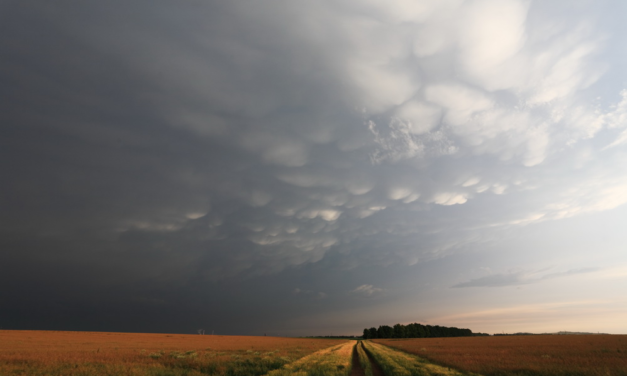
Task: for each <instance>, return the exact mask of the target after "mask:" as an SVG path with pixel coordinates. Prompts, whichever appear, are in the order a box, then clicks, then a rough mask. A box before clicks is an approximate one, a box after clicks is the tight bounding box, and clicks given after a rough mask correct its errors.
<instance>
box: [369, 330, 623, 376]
mask: <svg viewBox="0 0 627 376" xmlns="http://www.w3.org/2000/svg"><path fill="white" fill-rule="evenodd" d="M374 341H375V342H376V343H380V344H384V345H387V346H390V347H392V348H395V349H399V350H403V351H406V352H408V353H411V354H416V355H418V356H420V357H422V358H425V359H428V360H430V361H432V362H435V363H437V364H441V365H444V366H449V367H451V368H456V369H458V370H461V371H465V372H474V373H479V374H482V375H485V376H497V375H499V376H505V375H538V376H540V375H547V376H548V375H593V376H596V375H598V376H601V375H603V376H613V375H619V376H624V375H627V335H534V336H497V337H458V338H415V339H377V340H374Z"/></svg>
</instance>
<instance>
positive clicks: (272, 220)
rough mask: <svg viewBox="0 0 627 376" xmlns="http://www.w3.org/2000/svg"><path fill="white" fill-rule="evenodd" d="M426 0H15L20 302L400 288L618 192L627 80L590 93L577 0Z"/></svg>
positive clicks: (237, 305) (242, 307)
mask: <svg viewBox="0 0 627 376" xmlns="http://www.w3.org/2000/svg"><path fill="white" fill-rule="evenodd" d="M419 5H420V6H417V5H416V4H413V3H411V2H405V1H400V0H399V1H393V2H390V3H386V4H383V3H380V4H379V3H377V2H365V3H364V2H352V1H340V2H325V1H323V2H306V3H300V4H295V3H292V2H287V1H271V2H264V3H260V2H254V1H244V2H231V3H224V2H189V3H185V4H181V3H172V2H165V1H164V2H150V3H148V2H133V3H128V2H115V1H114V2H81V3H80V4H75V3H74V4H72V3H55V4H49V3H46V2H8V3H5V4H4V5H2V8H3V9H2V12H0V13H1V15H0V24H1V25H2V26H0V31H1V32H0V35H2V37H1V39H0V48H1V49H2V56H3V57H2V61H1V63H0V64H1V65H0V67H1V71H0V72H1V73H0V74H1V75H0V82H1V85H0V96H1V98H2V101H0V112H1V115H0V116H1V117H2V118H1V122H2V130H1V132H2V138H1V141H0V143H1V144H0V146H1V147H0V157H1V162H0V164H1V165H0V168H1V171H2V177H3V184H2V186H1V188H0V189H1V195H0V200H2V201H1V202H0V203H1V206H2V208H3V210H2V214H0V225H1V227H2V230H0V231H2V239H0V242H2V244H1V245H2V249H3V250H4V251H3V252H2V253H0V261H1V264H2V270H3V271H5V272H3V273H2V276H1V277H0V280H1V281H2V283H4V284H5V285H11V286H12V288H11V289H7V290H4V291H3V292H2V293H3V295H2V296H3V297H4V299H5V301H6V302H9V303H8V304H10V302H13V303H15V304H13V308H12V310H13V311H12V312H13V313H12V314H11V316H10V317H11V320H18V319H17V318H19V317H22V319H19V320H22V321H19V320H18V321H15V322H16V323H18V322H19V325H18V324H15V325H16V327H17V326H21V327H25V326H28V325H31V324H32V323H33V322H36V321H37V317H39V316H38V314H37V313H33V312H36V311H38V310H45V311H49V312H51V315H50V316H49V317H56V319H54V320H57V321H56V323H55V324H54V325H56V326H55V327H57V328H61V327H63V325H67V323H68V322H69V321H68V320H69V319H68V320H66V319H64V317H68V318H69V317H83V318H84V320H85V321H84V323H82V324H76V325H77V326H76V327H80V328H90V325H96V324H94V323H99V324H98V325H101V327H102V328H107V329H111V330H113V329H115V328H124V329H125V330H133V328H135V327H136V326H135V325H139V324H138V322H142V319H141V318H142V317H144V316H145V315H147V314H148V312H152V311H153V310H157V311H159V313H157V314H155V316H152V317H153V318H152V319H151V320H152V321H150V320H148V321H145V322H144V324H141V325H144V328H145V329H143V330H159V329H156V328H168V329H167V330H184V329H182V328H186V327H187V326H186V325H187V324H182V323H181V322H182V321H185V320H191V321H194V322H202V321H203V319H202V318H201V317H202V316H203V315H204V317H212V318H213V319H215V320H217V321H220V320H223V327H228V328H229V329H228V330H231V331H232V332H238V333H245V332H246V330H248V331H256V332H260V331H262V329H261V326H259V325H258V326H255V325H254V324H250V326H249V327H247V328H245V329H244V328H238V326H237V325H236V324H235V323H236V322H238V320H237V319H236V318H238V317H239V318H241V317H246V319H245V320H244V319H242V320H240V321H246V322H249V321H251V317H250V316H251V315H252V313H251V312H255V314H258V315H259V316H260V317H259V321H260V322H263V323H265V324H264V325H267V326H271V325H275V326H276V325H279V326H280V323H281V322H282V320H286V319H288V318H289V317H290V315H292V316H298V315H299V314H302V313H303V312H332V311H333V310H335V309H339V308H341V307H344V305H343V304H348V303H345V302H349V303H350V304H357V305H359V304H367V303H366V302H367V301H368V299H369V298H371V297H375V298H377V299H380V300H381V301H383V300H385V299H391V297H393V296H395V294H396V292H395V291H393V289H390V288H389V286H385V284H386V280H385V278H384V277H385V276H386V275H387V276H388V277H389V276H391V275H393V274H394V273H395V272H394V270H398V269H396V268H399V267H401V268H402V267H404V266H416V267H418V265H419V264H420V263H421V262H426V261H429V260H435V259H441V258H445V257H449V256H454V255H455V254H457V253H459V252H462V251H464V250H468V249H476V248H480V247H481V246H482V245H483V244H486V243H489V242H490V241H493V240H494V239H499V238H501V237H502V236H503V233H502V232H500V231H501V230H502V231H509V230H511V229H512V228H516V227H517V226H523V225H526V224H530V223H541V222H542V221H547V220H554V219H560V218H567V217H571V216H573V215H575V214H578V213H585V212H590V211H599V210H606V209H609V208H613V207H616V206H618V205H620V204H622V203H624V202H626V201H627V199H626V198H625V197H624V194H622V192H624V189H625V187H627V181H626V180H625V177H624V174H620V169H621V168H620V166H624V165H625V164H624V162H625V161H624V155H623V154H622V153H621V152H620V148H621V145H622V144H621V142H622V141H621V140H622V139H623V138H621V136H620V134H621V132H623V128H624V126H625V125H624V121H623V120H622V119H623V116H624V114H625V111H626V108H627V107H626V105H625V103H627V100H626V99H625V96H624V95H623V96H622V97H621V96H619V95H618V94H617V92H616V91H612V92H611V93H610V94H608V95H607V97H608V98H609V99H605V101H606V102H607V103H604V104H603V105H599V106H593V105H589V104H588V96H586V93H585V90H588V89H589V88H590V87H591V86H592V85H594V84H595V83H597V82H598V81H599V80H600V79H601V77H602V75H603V72H604V71H605V70H606V69H607V67H606V65H605V64H604V57H605V56H604V55H603V48H602V46H603V43H607V44H612V43H617V42H616V41H615V40H613V39H611V38H609V40H608V38H607V37H605V34H604V33H606V32H607V31H606V30H602V29H600V28H599V27H598V26H596V24H594V25H592V24H590V25H589V24H587V23H586V22H583V21H579V19H580V18H581V17H582V15H583V14H587V12H588V11H589V9H588V8H585V7H584V8H581V9H579V8H576V9H574V10H573V14H572V15H568V16H558V15H555V14H553V13H552V12H554V10H551V9H548V8H546V9H545V8H543V6H542V5H541V4H535V3H527V2H518V1H505V2H490V1H470V2H460V1H443V2H439V3H438V4H426V3H424V4H423V3H421V4H419ZM555 17H558V18H559V17H561V18H559V19H560V20H561V23H560V24H559V25H561V26H560V27H555V28H553V27H552V26H551V25H553V24H554V21H553V20H554V18H555ZM496 21H498V22H496ZM494 27H497V28H500V29H499V33H498V35H499V38H497V40H491V39H490V38H493V36H494V35H496V34H495V33H494ZM549 31H550V32H549ZM488 41H489V42H490V43H487V42H488ZM486 46H492V47H486ZM486 72H487V73H486ZM511 72H516V74H512V73H511ZM488 73H489V74H488ZM620 89H622V88H619V89H618V90H620ZM582 93H583V94H582ZM608 145H609V146H610V147H608ZM606 147H608V148H606ZM602 148H606V149H605V151H604V152H603V153H604V154H602V155H601V154H599V150H601V149H602ZM617 166H618V167H617ZM564 171H574V172H573V173H572V174H571V173H564ZM473 247H474V248H473ZM385 268H389V269H385ZM384 269H385V270H387V271H385V270H384ZM364 270H371V271H375V272H376V273H381V274H382V275H381V276H375V275H374V274H376V273H374V274H372V273H371V274H370V276H368V277H364V274H363V271H364ZM386 273H389V274H386ZM321 276H324V277H325V278H328V281H320V280H321ZM494 278H496V279H497V280H498V279H499V278H501V277H494ZM503 278H504V279H505V280H506V279H507V278H510V279H511V278H513V279H514V280H515V279H516V278H518V277H516V276H509V277H508V276H505V275H504V276H503ZM330 281H333V282H334V283H335V284H334V285H332V284H330ZM473 281H474V280H473ZM473 281H470V282H467V283H482V282H473ZM477 281H478V280H477ZM497 282H498V281H497ZM495 283H496V282H495ZM388 284H391V285H393V284H394V283H388ZM460 285H465V284H463V283H462V284H460ZM460 285H458V287H461V286H460ZM44 287H45V288H44ZM295 291H297V293H295ZM42 294H43V295H44V296H45V298H42V299H34V298H32V297H33V296H39V295H42ZM322 301H324V304H322V303H320V302H322ZM105 306H106V307H110V308H107V309H104V308H103V307H105ZM177 307H180V309H181V310H184V311H189V312H192V311H193V312H196V313H193V314H190V315H191V316H193V319H189V317H188V316H186V315H185V314H184V313H181V312H180V310H179V309H177ZM259 307H263V308H259ZM122 311H124V312H131V311H132V312H135V313H134V314H133V315H134V316H133V317H135V319H133V320H130V321H125V320H124V319H122V318H120V313H119V312H122ZM97 312H101V313H97ZM116 312H117V313H116ZM277 312H282V313H281V314H279V313H277ZM194 315H196V316H194ZM29 317H30V319H27V318H29ZM85 317H87V318H85ZM89 317H91V319H89ZM186 317H187V318H186ZM205 320H206V319H205ZM227 321H228V322H229V324H224V322H227ZM102 322H105V323H106V324H104V323H102ZM29 323H31V324H29ZM166 323H167V324H166ZM270 323H272V324H270ZM50 325H52V324H50ZM54 325H53V326H54ZM81 325H82V326H81ZM189 325H192V324H191V323H190V324H189ZM193 325H196V324H193ZM199 325H200V324H199ZM202 326H206V325H204V324H203V325H202ZM41 327H45V325H42V326H41ZM162 330H165V329H162ZM185 330H186V329H185Z"/></svg>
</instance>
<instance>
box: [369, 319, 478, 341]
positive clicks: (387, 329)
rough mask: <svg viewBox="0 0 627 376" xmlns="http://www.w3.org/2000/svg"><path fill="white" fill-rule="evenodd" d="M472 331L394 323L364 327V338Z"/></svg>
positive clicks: (469, 333) (465, 334)
mask: <svg viewBox="0 0 627 376" xmlns="http://www.w3.org/2000/svg"><path fill="white" fill-rule="evenodd" d="M471 336H473V332H472V330H470V329H459V328H456V327H446V326H439V325H435V326H431V325H422V324H418V323H413V324H407V325H402V324H396V325H394V326H389V325H381V326H379V328H378V329H377V328H374V327H372V328H370V329H368V328H366V329H364V334H363V338H364V339H374V338H435V337H471Z"/></svg>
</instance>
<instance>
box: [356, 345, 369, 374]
mask: <svg viewBox="0 0 627 376" xmlns="http://www.w3.org/2000/svg"><path fill="white" fill-rule="evenodd" d="M356 348H357V356H358V357H359V363H360V364H361V367H362V368H363V369H364V372H365V374H366V376H372V364H370V359H368V355H367V354H366V351H365V350H364V345H363V341H359V343H358V344H357V347H356Z"/></svg>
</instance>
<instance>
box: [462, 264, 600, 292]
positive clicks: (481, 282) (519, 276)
mask: <svg viewBox="0 0 627 376" xmlns="http://www.w3.org/2000/svg"><path fill="white" fill-rule="evenodd" d="M598 270H599V269H598V268H581V269H570V270H567V271H565V272H557V273H543V272H545V271H546V270H542V271H537V272H524V271H516V272H510V273H501V274H493V275H488V276H485V277H480V278H476V279H472V280H470V281H468V282H462V283H458V284H456V285H454V286H452V287H455V288H460V287H504V286H519V285H527V284H531V283H538V282H542V281H546V280H548V279H554V278H562V277H569V276H572V275H577V274H583V273H592V272H596V271H598Z"/></svg>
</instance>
